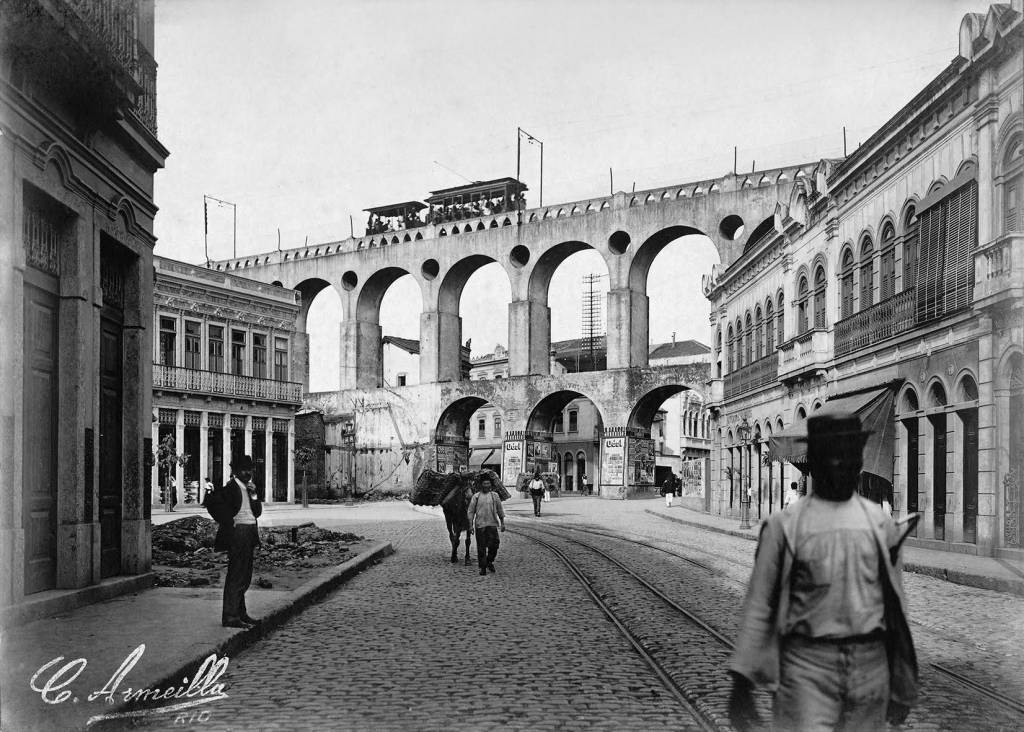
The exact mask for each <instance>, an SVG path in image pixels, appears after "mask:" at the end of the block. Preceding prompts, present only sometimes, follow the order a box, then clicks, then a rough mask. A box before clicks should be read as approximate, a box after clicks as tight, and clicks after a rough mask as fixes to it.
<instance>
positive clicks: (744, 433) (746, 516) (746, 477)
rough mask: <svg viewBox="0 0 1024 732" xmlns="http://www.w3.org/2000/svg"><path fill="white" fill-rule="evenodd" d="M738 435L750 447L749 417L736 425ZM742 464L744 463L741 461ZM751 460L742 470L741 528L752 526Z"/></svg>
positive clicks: (741, 441) (744, 444) (742, 442)
mask: <svg viewBox="0 0 1024 732" xmlns="http://www.w3.org/2000/svg"><path fill="white" fill-rule="evenodd" d="M736 436H737V437H738V438H739V441H740V444H741V445H743V446H744V447H746V448H749V446H750V444H751V443H752V441H753V440H752V438H751V429H750V423H749V422H747V418H746V417H744V418H743V421H742V422H740V423H739V425H737V427H736ZM741 464H742V463H741ZM750 472H751V470H750V460H749V459H748V460H747V466H746V468H745V469H743V470H741V471H740V528H741V529H749V528H750Z"/></svg>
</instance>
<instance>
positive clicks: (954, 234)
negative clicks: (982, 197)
mask: <svg viewBox="0 0 1024 732" xmlns="http://www.w3.org/2000/svg"><path fill="white" fill-rule="evenodd" d="M945 208H946V227H945V228H946V230H945V233H946V237H945V252H944V257H945V263H944V267H943V268H942V282H943V289H944V303H943V308H942V310H943V312H952V311H953V310H958V309H960V308H963V307H966V306H968V305H970V304H971V298H972V295H973V294H974V250H975V248H976V247H975V244H976V242H977V238H978V184H977V183H976V182H974V181H972V182H971V183H969V184H967V185H966V186H964V187H963V188H961V189H960V190H958V191H957V192H956V193H954V194H953V195H952V196H950V197H949V199H947V203H946V205H945Z"/></svg>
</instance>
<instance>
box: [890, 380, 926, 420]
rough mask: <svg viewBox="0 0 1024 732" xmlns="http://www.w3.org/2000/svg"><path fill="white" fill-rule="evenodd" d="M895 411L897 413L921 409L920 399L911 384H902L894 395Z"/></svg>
mask: <svg viewBox="0 0 1024 732" xmlns="http://www.w3.org/2000/svg"><path fill="white" fill-rule="evenodd" d="M896 405H897V406H896V411H897V413H899V414H907V413H911V412H917V411H918V410H919V409H921V400H920V399H919V398H918V396H917V389H915V388H914V386H913V385H912V384H904V385H903V388H902V389H901V390H900V393H899V394H898V395H897V397H896Z"/></svg>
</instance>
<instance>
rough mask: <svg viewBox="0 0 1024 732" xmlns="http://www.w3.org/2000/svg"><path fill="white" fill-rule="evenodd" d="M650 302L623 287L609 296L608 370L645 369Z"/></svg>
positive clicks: (641, 295)
mask: <svg viewBox="0 0 1024 732" xmlns="http://www.w3.org/2000/svg"><path fill="white" fill-rule="evenodd" d="M649 308H650V300H649V298H648V297H647V295H646V294H644V293H642V292H634V291H633V290H629V289H626V288H622V289H618V290H612V291H610V292H609V293H608V319H607V332H608V368H609V369H624V368H628V367H630V366H646V365H647V356H648V353H649V344H648V311H649Z"/></svg>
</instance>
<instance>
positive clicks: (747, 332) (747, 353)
mask: <svg viewBox="0 0 1024 732" xmlns="http://www.w3.org/2000/svg"><path fill="white" fill-rule="evenodd" d="M753 336H754V324H753V321H752V320H751V318H750V311H749V310H748V311H747V319H746V328H744V335H743V354H744V357H745V360H744V362H743V363H744V364H748V363H753V362H754V337H753Z"/></svg>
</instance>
